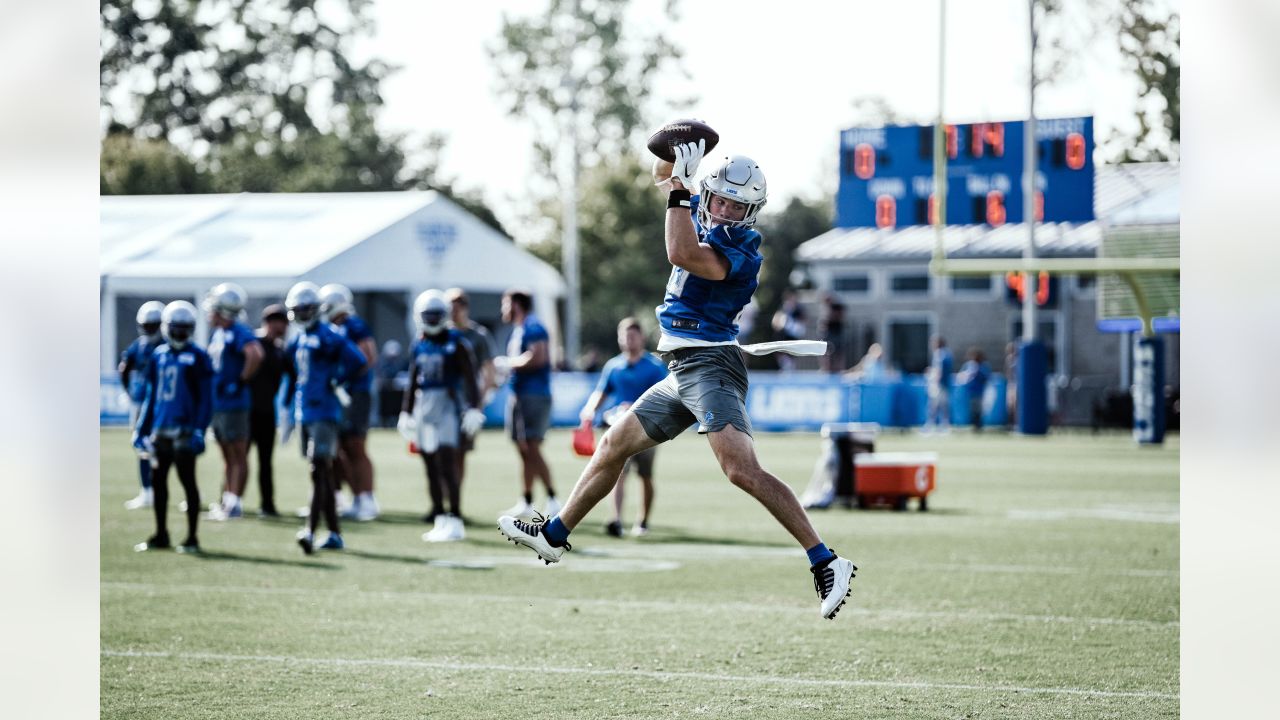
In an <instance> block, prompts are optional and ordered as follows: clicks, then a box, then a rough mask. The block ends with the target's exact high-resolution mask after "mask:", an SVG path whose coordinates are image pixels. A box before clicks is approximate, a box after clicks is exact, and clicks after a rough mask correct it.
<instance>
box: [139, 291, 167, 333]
mask: <svg viewBox="0 0 1280 720" xmlns="http://www.w3.org/2000/svg"><path fill="white" fill-rule="evenodd" d="M163 314H164V303H162V302H160V301H159V300H148V301H147V302H144V303H142V307H140V308H138V334H139V335H146V336H147V337H151V336H153V335H155V334H156V333H158V332H160V321H161V320H163V317H162V316H163Z"/></svg>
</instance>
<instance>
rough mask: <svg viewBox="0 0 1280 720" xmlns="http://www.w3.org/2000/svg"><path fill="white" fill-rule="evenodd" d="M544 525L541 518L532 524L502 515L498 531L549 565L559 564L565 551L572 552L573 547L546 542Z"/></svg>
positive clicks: (566, 544)
mask: <svg viewBox="0 0 1280 720" xmlns="http://www.w3.org/2000/svg"><path fill="white" fill-rule="evenodd" d="M546 524H547V520H546V518H541V517H540V518H538V519H537V520H536V521H534V522H525V521H524V520H521V519H519V518H515V517H512V516H510V515H503V516H502V517H500V518H498V530H500V531H501V532H502V534H503V536H504V537H506V538H507V539H508V540H510V541H511V542H513V543H516V544H517V545H524V546H525V547H527V548H529V549H530V550H533V551H534V552H536V553H538V557H540V558H542V560H543V562H545V563H546V564H548V565H550V564H551V563H553V562H560V558H561V556H563V555H564V553H565V551H566V550H572V549H573V546H572V545H570V544H569V543H565V544H564V545H562V546H561V547H555V546H554V545H552V544H551V543H550V542H548V541H547V538H546V535H544V534H543V528H544V527H545V526H546Z"/></svg>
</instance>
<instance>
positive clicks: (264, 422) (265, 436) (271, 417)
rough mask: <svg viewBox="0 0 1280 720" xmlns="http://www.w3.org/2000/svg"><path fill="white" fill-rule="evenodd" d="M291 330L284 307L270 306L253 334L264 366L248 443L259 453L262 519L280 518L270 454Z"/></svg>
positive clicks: (255, 387) (256, 379)
mask: <svg viewBox="0 0 1280 720" xmlns="http://www.w3.org/2000/svg"><path fill="white" fill-rule="evenodd" d="M288 331H289V316H288V314H287V313H286V312H285V309H284V305H281V304H279V303H276V304H273V305H268V306H267V307H266V308H264V309H263V311H262V325H261V326H259V327H258V329H257V330H256V331H254V335H255V336H256V337H257V338H258V342H259V343H261V345H262V363H261V364H260V365H259V366H258V372H257V373H255V374H254V376H253V382H252V383H250V385H249V395H250V399H251V402H250V410H249V442H250V443H251V444H253V445H254V446H255V447H257V450H258V491H259V493H260V494H261V496H262V505H261V507H260V509H259V510H258V514H259V515H260V516H262V517H279V515H280V513H279V512H278V511H277V510H276V500H275V498H276V496H275V479H274V478H275V476H274V473H273V469H272V466H271V454H272V452H273V451H274V450H275V446H276V418H277V416H278V414H279V410H278V408H277V407H276V395H277V394H279V391H280V378H281V377H283V376H284V364H285V353H284V343H285V333H287V332H288Z"/></svg>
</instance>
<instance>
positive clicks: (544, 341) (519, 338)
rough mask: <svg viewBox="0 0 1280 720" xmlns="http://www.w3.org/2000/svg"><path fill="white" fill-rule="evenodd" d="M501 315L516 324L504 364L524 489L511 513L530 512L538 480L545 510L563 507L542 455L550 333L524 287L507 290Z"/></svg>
mask: <svg viewBox="0 0 1280 720" xmlns="http://www.w3.org/2000/svg"><path fill="white" fill-rule="evenodd" d="M502 321H503V322H505V323H510V324H511V325H513V326H515V327H514V329H513V330H512V331H511V337H510V338H509V339H508V340H507V354H506V355H505V356H501V361H500V364H499V367H501V368H505V369H506V370H507V371H509V372H510V381H509V382H510V384H511V398H510V399H509V400H508V401H507V417H506V421H507V433H508V434H510V436H511V440H512V441H513V442H515V444H516V449H517V450H518V451H519V453H520V470H521V481H522V485H521V487H522V489H523V491H524V495H523V496H522V497H521V498H520V500H519V501H518V502H517V503H516V504H515V505H514V506H512V507H511V508H509V509H508V510H507V511H506V513H505V514H506V515H512V516H514V517H521V518H531V517H533V516H534V515H535V514H536V511H535V510H534V509H533V485H534V481H535V480H538V479H541V480H542V484H543V486H544V487H545V488H546V489H547V505H546V514H547V515H555V514H556V513H558V512H560V502H559V501H558V500H556V491H555V488H554V487H553V486H552V484H551V469H550V468H549V467H547V461H546V459H545V458H544V457H542V440H543V438H545V437H546V435H547V428H548V427H550V425H551V348H550V344H551V336H550V335H548V334H547V329H546V328H545V327H543V325H542V322H541V321H540V320H538V318H537V316H536V315H534V314H533V297H532V296H530V295H529V294H528V293H526V292H524V291H521V290H508V291H507V292H506V293H504V294H503V296H502Z"/></svg>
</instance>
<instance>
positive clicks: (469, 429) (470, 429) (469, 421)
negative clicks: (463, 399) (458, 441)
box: [462, 408, 484, 437]
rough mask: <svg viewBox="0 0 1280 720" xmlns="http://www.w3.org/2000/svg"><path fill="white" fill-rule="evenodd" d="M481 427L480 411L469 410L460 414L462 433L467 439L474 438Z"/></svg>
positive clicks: (482, 424) (481, 417) (482, 418)
mask: <svg viewBox="0 0 1280 720" xmlns="http://www.w3.org/2000/svg"><path fill="white" fill-rule="evenodd" d="M482 427H484V413H483V412H482V411H480V410H477V409H475V408H471V409H469V410H467V411H466V412H465V413H463V414H462V432H464V433H466V434H467V437H475V436H476V433H478V432H480V428H482Z"/></svg>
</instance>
